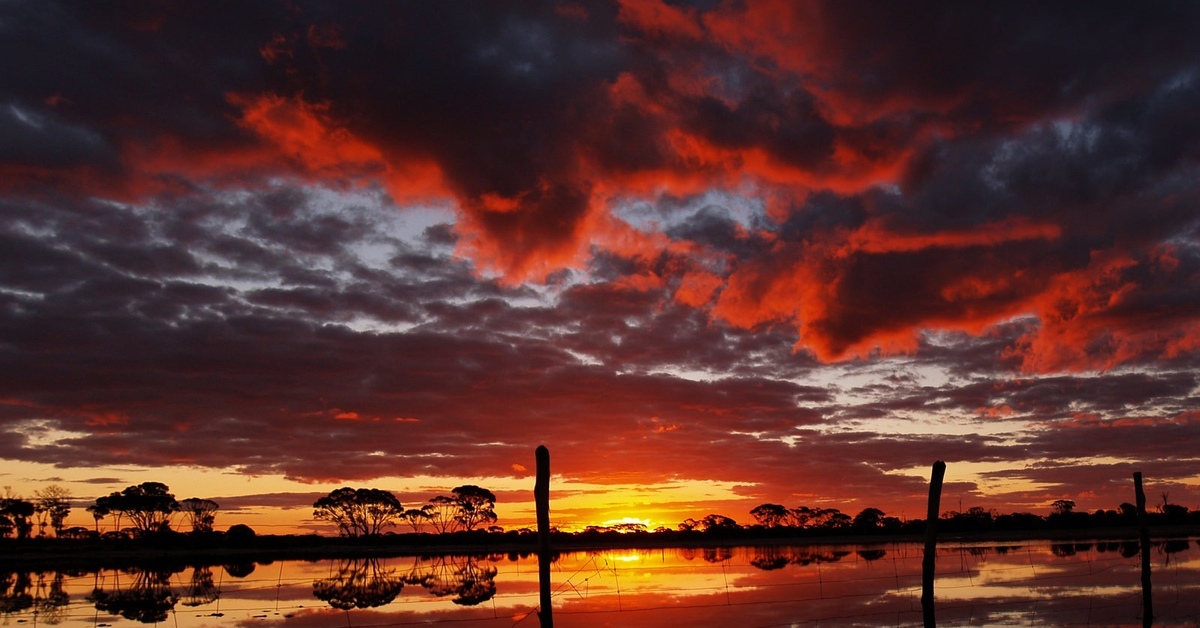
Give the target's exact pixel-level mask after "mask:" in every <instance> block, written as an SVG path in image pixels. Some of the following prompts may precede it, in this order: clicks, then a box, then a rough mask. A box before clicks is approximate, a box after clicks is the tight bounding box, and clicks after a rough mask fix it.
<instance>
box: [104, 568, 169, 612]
mask: <svg viewBox="0 0 1200 628" xmlns="http://www.w3.org/2000/svg"><path fill="white" fill-rule="evenodd" d="M180 571H183V570H182V569H172V568H169V567H159V568H145V569H142V568H135V569H130V570H127V571H126V572H125V573H128V574H131V575H132V576H133V584H132V585H130V586H128V587H124V588H122V587H121V586H120V584H119V583H118V585H117V587H116V589H114V590H105V589H101V588H99V587H97V588H96V589H95V590H93V591H92V594H91V595H90V596H89V597H88V600H89V601H91V602H92V603H94V604H95V605H96V609H97V610H101V611H104V612H106V613H112V614H114V615H120V616H121V617H124V618H125V619H131V620H133V621H138V622H141V623H143V624H152V623H157V622H160V621H166V619H167V615H168V614H169V613H170V612H171V611H172V610H174V609H175V603H176V602H178V601H179V598H178V596H176V594H175V591H174V590H172V589H171V575H172V574H175V573H178V572H180Z"/></svg>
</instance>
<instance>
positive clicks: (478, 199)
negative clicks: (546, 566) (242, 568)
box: [0, 0, 1200, 532]
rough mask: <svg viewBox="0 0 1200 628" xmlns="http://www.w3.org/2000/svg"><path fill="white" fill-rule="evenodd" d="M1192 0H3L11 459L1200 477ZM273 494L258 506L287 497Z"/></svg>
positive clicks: (837, 495)
mask: <svg viewBox="0 0 1200 628" xmlns="http://www.w3.org/2000/svg"><path fill="white" fill-rule="evenodd" d="M1198 366H1200V3H1194V2H1180V3H1168V2H1156V3H1142V4H1139V3H1105V2H1101V3H1092V2H1089V3H1059V2H1051V3H1041V2H1028V3H1025V2H1015V3H1009V2H1004V3H995V4H992V3H974V2H972V3H961V2H954V3H946V4H945V5H939V4H936V3H916V2H899V3H894V2H846V1H841V0H838V1H832V2H827V3H825V2H793V1H791V0H780V1H770V0H764V1H753V0H746V1H744V2H739V1H733V0H728V1H723V2H721V1H711V0H697V1H695V2H669V1H653V0H651V1H645V2H642V1H615V2H559V3H551V2H540V3H539V2H517V3H507V2H484V1H480V2H427V3H426V2H422V3H391V2H376V3H351V2H333V1H329V2H318V1H311V2H310V1H304V0H286V1H284V0H280V1H278V2H273V1H260V2H166V1H147V2H118V3H107V2H106V3H95V2H56V1H54V0H11V1H6V2H0V486H5V485H9V486H11V487H12V490H13V491H14V492H17V493H20V494H22V495H24V496H26V497H29V496H31V495H32V494H33V492H34V491H35V490H38V489H41V488H43V487H44V486H46V485H48V484H52V483H55V484H59V485H61V486H64V487H66V488H68V489H70V490H71V492H72V493H73V494H74V495H75V496H76V498H78V503H77V508H79V510H77V512H76V513H75V514H74V515H73V517H72V522H74V523H78V524H80V525H89V526H90V525H91V518H90V517H89V516H87V515H86V513H83V512H82V506H84V505H86V504H87V503H89V502H90V500H91V499H94V498H95V497H96V496H98V495H102V494H107V493H109V492H111V491H114V490H120V489H121V488H123V487H125V486H127V485H129V484H135V483H138V482H143V481H147V480H155V481H161V482H165V483H167V484H169V485H170V486H171V488H172V490H173V492H174V493H175V494H176V496H177V497H179V498H184V497H191V496H197V497H207V498H212V499H215V500H216V501H218V502H219V503H220V504H221V506H222V511H221V512H220V513H219V514H218V517H217V527H218V528H219V529H223V528H224V527H225V526H227V525H229V524H232V523H237V522H246V523H250V524H251V525H252V526H254V527H255V528H256V529H259V530H260V532H289V531H298V530H308V529H327V528H321V527H320V526H317V527H315V528H314V527H312V522H311V521H310V520H309V519H310V517H311V507H310V506H311V503H312V501H313V500H314V499H315V498H316V497H317V496H319V495H321V494H324V493H327V492H328V491H329V490H331V489H333V488H337V487H339V486H343V485H349V486H370V487H378V488H384V489H388V490H391V491H393V492H394V493H396V495H397V496H398V497H399V498H400V499H401V501H402V502H403V503H404V504H405V505H406V506H419V505H420V503H421V502H423V501H424V500H426V499H428V498H430V497H433V496H434V495H437V494H444V493H448V492H449V490H450V489H451V488H453V487H455V486H457V485H460V484H467V483H470V484H478V485H481V486H484V487H486V488H490V489H492V490H493V491H494V492H495V493H496V494H497V496H498V498H499V505H498V507H497V512H498V514H499V515H500V519H499V521H498V523H499V524H500V525H503V526H505V527H509V528H515V527H520V526H525V525H530V524H531V523H532V492H531V491H532V487H533V471H534V456H533V452H534V448H535V447H537V445H539V444H545V445H546V446H547V447H549V449H550V451H551V456H552V463H553V472H554V479H553V483H552V497H553V499H554V505H553V514H552V518H553V520H554V523H555V524H557V525H560V526H562V527H564V528H568V529H570V528H577V527H580V526H584V525H587V524H591V523H605V522H613V521H622V520H626V519H628V520H637V521H641V522H644V523H647V524H649V525H650V526H651V527H654V526H657V525H667V526H670V527H673V526H674V525H675V524H677V523H678V522H679V521H681V520H683V519H685V518H688V517H695V518H699V517H702V516H704V515H706V514H708V513H721V514H725V515H727V516H730V517H733V518H734V519H736V520H738V521H739V522H743V523H745V522H750V521H751V517H750V516H749V514H748V511H749V510H750V509H751V508H753V507H754V506H756V505H758V504H760V503H763V502H776V503H782V504H785V505H787V506H791V507H794V506H799V505H808V506H822V507H836V508H840V509H841V510H842V511H844V512H847V513H848V514H854V513H856V512H858V511H859V510H861V509H862V508H864V507H867V506H874V507H878V508H881V509H883V510H885V511H886V512H887V513H888V514H889V515H895V516H901V517H912V518H916V517H923V516H924V507H925V497H926V492H927V482H928V476H929V468H930V465H931V464H932V463H933V462H934V461H935V460H938V459H941V460H945V461H946V463H947V465H948V471H947V474H946V489H945V495H944V497H943V507H944V509H946V510H957V509H960V508H962V509H966V508H968V507H971V506H983V507H986V508H995V509H997V510H999V511H1001V512H1013V511H1028V512H1034V513H1038V514H1046V513H1048V512H1049V504H1050V503H1051V502H1052V501H1053V500H1056V499H1060V498H1066V499H1072V500H1074V501H1076V502H1077V503H1078V505H1079V507H1080V508H1081V509H1087V510H1095V509H1097V508H1115V507H1117V505H1118V504H1120V503H1121V502H1130V501H1133V487H1132V480H1131V474H1132V472H1133V471H1135V470H1141V471H1143V472H1144V474H1145V476H1146V483H1147V490H1148V492H1149V493H1150V501H1151V503H1152V505H1154V504H1156V503H1160V502H1161V501H1162V494H1163V493H1167V494H1168V495H1169V499H1170V501H1171V502H1173V503H1178V504H1182V505H1185V506H1188V507H1190V508H1200V381H1198V380H1200V375H1198V372H1200V369H1198ZM260 526H261V527H260Z"/></svg>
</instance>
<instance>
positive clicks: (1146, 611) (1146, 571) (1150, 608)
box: [1133, 471, 1154, 627]
mask: <svg viewBox="0 0 1200 628" xmlns="http://www.w3.org/2000/svg"><path fill="white" fill-rule="evenodd" d="M1133 490H1134V493H1135V495H1136V497H1137V518H1138V535H1139V536H1140V537H1141V538H1140V540H1141V543H1142V625H1143V626H1147V627H1149V626H1153V625H1154V601H1153V599H1151V596H1150V526H1149V525H1147V523H1146V492H1145V491H1144V490H1142V472H1141V471H1134V473H1133Z"/></svg>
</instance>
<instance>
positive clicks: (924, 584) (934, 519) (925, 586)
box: [921, 460, 946, 628]
mask: <svg viewBox="0 0 1200 628" xmlns="http://www.w3.org/2000/svg"><path fill="white" fill-rule="evenodd" d="M945 477H946V463H945V462H942V461H941V460H938V461H937V462H935V463H933V474H932V476H931V477H930V478H929V508H928V510H927V511H926V516H925V555H924V557H923V560H922V562H921V615H922V616H923V617H924V619H925V627H926V628H933V626H936V625H937V623H936V622H935V620H934V616H933V576H934V567H935V566H936V563H937V524H938V513H939V512H940V510H941V503H942V480H943V479H944V478H945Z"/></svg>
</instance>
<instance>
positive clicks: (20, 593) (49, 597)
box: [0, 571, 71, 625]
mask: <svg viewBox="0 0 1200 628" xmlns="http://www.w3.org/2000/svg"><path fill="white" fill-rule="evenodd" d="M51 574H52V575H51ZM34 577H35V574H34V573H31V572H29V571H0V613H3V614H4V615H12V614H15V613H19V612H21V611H25V610H28V609H31V608H32V609H33V611H34V615H35V617H38V618H40V620H41V621H44V622H45V623H47V624H58V623H61V622H62V620H63V617H64V615H65V613H66V607H67V605H68V604H70V603H71V596H70V595H69V594H67V592H66V590H65V588H64V580H65V578H64V575H63V572H61V571H54V572H36V583H35V581H34ZM31 590H32V593H31ZM18 623H19V622H18ZM6 625H7V624H6Z"/></svg>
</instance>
